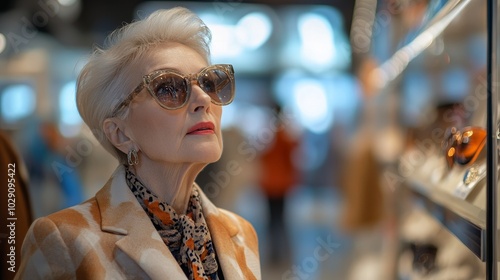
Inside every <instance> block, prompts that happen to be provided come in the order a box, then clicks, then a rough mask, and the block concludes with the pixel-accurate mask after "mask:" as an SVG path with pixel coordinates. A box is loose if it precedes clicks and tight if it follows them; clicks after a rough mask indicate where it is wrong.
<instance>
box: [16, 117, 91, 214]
mask: <svg viewBox="0 0 500 280" xmlns="http://www.w3.org/2000/svg"><path fill="white" fill-rule="evenodd" d="M32 125H33V126H36V128H35V129H34V131H31V135H30V137H27V138H26V140H25V141H27V142H26V143H25V144H26V147H27V149H26V150H25V154H24V158H25V159H26V165H27V168H28V172H29V174H30V175H31V177H30V178H31V180H30V192H31V195H32V202H33V208H34V214H35V217H40V216H44V215H47V214H50V213H53V212H55V211H57V210H60V209H63V208H66V207H70V206H73V205H76V204H78V203H80V202H82V201H83V200H84V199H85V195H84V191H83V189H82V182H81V178H80V175H79V173H80V171H79V168H78V167H79V165H81V164H82V161H83V158H82V157H81V156H80V155H79V154H78V152H77V151H76V143H78V141H76V140H70V139H65V138H64V137H63V136H62V135H61V134H60V132H59V129H58V127H57V125H56V124H55V123H53V122H42V123H38V122H34V123H33V124H32Z"/></svg>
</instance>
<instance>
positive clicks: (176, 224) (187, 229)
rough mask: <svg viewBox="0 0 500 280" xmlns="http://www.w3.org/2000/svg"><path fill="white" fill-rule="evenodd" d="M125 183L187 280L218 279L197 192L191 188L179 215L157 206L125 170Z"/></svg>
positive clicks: (155, 199) (164, 206)
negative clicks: (187, 200)
mask: <svg viewBox="0 0 500 280" xmlns="http://www.w3.org/2000/svg"><path fill="white" fill-rule="evenodd" d="M126 179H127V180H126V181H127V185H128V186H129V188H130V190H132V192H133V193H134V195H135V197H136V198H137V200H138V201H139V203H140V204H141V206H142V208H143V209H144V211H146V213H147V214H148V216H149V218H150V219H151V222H153V225H154V226H155V228H156V230H157V231H158V233H159V234H160V236H161V238H162V239H163V242H165V244H166V245H167V247H168V248H169V249H170V252H171V253H172V255H173V256H174V257H175V259H176V260H177V263H179V265H180V266H181V268H182V270H183V271H184V273H185V274H186V276H187V277H188V279H192V280H202V279H203V280H216V279H218V278H217V270H218V264H217V259H216V256H215V250H214V246H213V243H212V238H211V236H210V232H209V231H208V227H207V223H206V221H205V217H204V216H203V213H202V209H201V203H200V195H199V193H198V190H196V188H194V187H193V190H192V193H191V198H190V200H189V204H188V208H187V212H186V214H185V215H184V214H181V215H179V214H177V213H176V212H175V210H174V209H173V208H172V207H171V206H170V205H168V204H167V203H166V202H160V201H159V199H158V197H157V196H156V195H155V194H154V193H152V192H151V191H150V190H149V189H147V188H146V187H145V186H144V184H142V182H141V181H139V179H138V178H137V177H136V176H135V175H134V174H133V173H132V172H131V171H130V170H129V169H128V168H127V169H126Z"/></svg>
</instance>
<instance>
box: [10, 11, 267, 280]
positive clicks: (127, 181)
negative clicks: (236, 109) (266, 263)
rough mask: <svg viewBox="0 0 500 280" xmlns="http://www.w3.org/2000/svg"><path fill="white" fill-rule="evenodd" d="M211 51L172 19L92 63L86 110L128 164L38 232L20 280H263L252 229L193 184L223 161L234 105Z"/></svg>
mask: <svg viewBox="0 0 500 280" xmlns="http://www.w3.org/2000/svg"><path fill="white" fill-rule="evenodd" d="M209 41H210V31H209V30H208V28H207V27H206V26H205V25H204V24H203V22H202V21H201V20H200V19H199V18H198V17H196V16H195V15H194V14H193V13H191V12H190V11H188V10H186V9H184V8H175V9H171V10H163V11H157V12H155V13H153V14H152V15H150V16H149V17H148V18H146V19H144V20H141V21H137V22H134V23H131V24H129V25H127V26H125V27H123V28H121V29H120V30H118V31H116V32H114V33H113V34H112V35H111V36H110V40H109V42H110V46H109V47H108V48H106V49H103V50H97V51H96V52H95V53H94V54H93V56H91V58H90V60H89V61H88V63H87V64H86V66H85V67H84V68H83V70H82V72H81V73H80V76H79V78H78V84H77V104H78V109H79V112H80V114H81V115H82V118H83V120H84V121H85V123H86V124H87V125H88V126H89V127H90V128H91V129H92V131H93V132H94V135H95V136H96V137H97V138H98V140H99V141H100V142H101V144H102V145H103V146H104V147H105V148H106V149H107V150H108V151H109V152H111V153H112V154H113V155H114V156H115V157H116V158H117V159H118V160H119V161H120V163H122V164H121V165H120V166H119V167H118V168H117V170H116V171H115V172H114V174H113V175H112V177H111V178H110V179H109V181H108V182H107V183H106V185H105V186H104V187H103V188H102V189H101V190H100V191H98V192H97V194H96V195H95V197H93V198H91V199H89V200H88V201H86V202H84V203H83V204H80V205H78V206H76V207H72V208H69V209H65V210H62V211H60V212H57V213H54V214H52V215H49V216H47V217H43V218H40V219H38V220H36V221H35V222H34V223H33V224H32V226H31V228H30V230H29V232H28V235H27V237H26V239H25V241H24V244H23V248H22V263H21V266H20V269H19V274H18V275H17V276H18V277H19V278H25V279H37V278H44V279H46V278H49V279H71V278H84V279H149V278H152V279H176V280H177V279H260V266H259V256H258V250H257V237H256V234H255V231H254V229H253V228H252V226H251V225H250V224H249V223H248V222H247V221H245V220H244V219H242V218H241V217H239V216H237V215H235V214H233V213H230V212H228V211H225V210H222V209H218V208H216V207H215V206H214V205H213V204H212V203H211V202H210V201H209V200H208V199H207V197H206V196H205V195H204V194H203V192H202V191H201V190H200V188H199V187H198V186H197V185H196V184H195V183H194V180H195V178H196V176H197V174H198V173H199V172H200V171H201V170H202V169H203V168H204V167H205V166H206V165H207V164H208V163H211V162H214V161H217V160H218V159H219V157H220V156H221V152H222V137H221V130H220V118H221V113H222V108H221V106H222V105H226V104H229V103H230V102H231V101H232V99H233V97H234V76H233V69H232V67H231V66H230V65H211V66H209V48H208V44H209ZM102 135H104V136H102Z"/></svg>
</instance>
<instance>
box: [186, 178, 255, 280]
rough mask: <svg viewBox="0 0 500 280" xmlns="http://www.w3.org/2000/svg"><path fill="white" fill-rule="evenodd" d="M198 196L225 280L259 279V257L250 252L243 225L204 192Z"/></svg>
mask: <svg viewBox="0 0 500 280" xmlns="http://www.w3.org/2000/svg"><path fill="white" fill-rule="evenodd" d="M196 187H197V188H198V189H199V187H198V186H196ZM199 193H200V197H201V203H202V207H203V214H204V216H205V219H206V221H207V226H208V228H209V230H210V234H211V236H212V241H213V243H214V247H215V251H216V253H217V258H218V259H219V265H220V266H221V269H222V272H223V273H224V278H225V279H228V280H232V279H235V280H236V279H260V265H259V257H258V253H254V252H251V250H250V249H249V248H248V247H247V244H245V240H244V234H243V232H242V230H241V229H240V228H239V226H238V225H239V224H240V223H241V221H239V220H238V219H237V218H236V217H235V215H233V214H231V213H230V212H228V211H225V210H222V209H218V208H217V207H216V206H215V205H213V204H212V202H211V201H210V200H209V199H208V198H207V197H206V196H205V194H204V193H203V192H202V191H201V190H199ZM255 249H256V248H255Z"/></svg>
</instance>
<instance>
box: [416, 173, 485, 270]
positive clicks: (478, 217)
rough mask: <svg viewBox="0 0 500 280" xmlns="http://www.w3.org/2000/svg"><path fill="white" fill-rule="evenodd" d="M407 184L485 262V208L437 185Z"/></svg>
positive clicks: (421, 202)
mask: <svg viewBox="0 0 500 280" xmlns="http://www.w3.org/2000/svg"><path fill="white" fill-rule="evenodd" d="M407 186H408V187H409V189H410V190H411V192H412V194H413V195H414V197H415V199H416V200H417V202H418V204H419V205H421V206H423V207H424V208H425V209H426V211H427V212H428V213H429V214H430V215H431V216H433V217H434V218H435V219H436V220H438V221H439V222H441V224H442V225H443V226H445V227H446V228H447V229H448V230H449V231H450V232H451V233H452V234H453V235H455V236H456V237H457V238H458V239H459V240H460V241H461V242H462V243H463V244H464V245H465V246H467V248H469V249H470V250H471V251H472V252H473V253H474V254H475V255H476V256H477V257H478V258H480V259H481V260H483V261H484V244H485V242H484V236H485V228H486V225H485V221H486V212H485V210H484V209H481V208H479V207H477V206H475V205H473V204H471V203H470V202H468V201H465V200H462V199H459V198H456V197H454V196H453V195H451V194H448V193H446V192H444V191H441V190H439V189H438V188H434V187H433V188H430V187H429V186H431V184H429V183H428V182H422V181H420V182H419V181H417V180H410V181H409V182H408V184H407Z"/></svg>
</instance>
